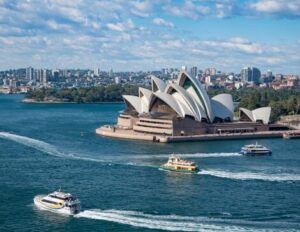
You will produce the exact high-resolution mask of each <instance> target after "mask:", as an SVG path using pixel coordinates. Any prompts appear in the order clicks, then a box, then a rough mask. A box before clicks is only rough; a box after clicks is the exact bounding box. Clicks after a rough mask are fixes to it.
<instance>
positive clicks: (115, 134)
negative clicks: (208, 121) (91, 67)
mask: <svg viewBox="0 0 300 232" xmlns="http://www.w3.org/2000/svg"><path fill="white" fill-rule="evenodd" d="M289 131H290V130H289ZM295 131H296V132H300V130H295ZM285 132H287V131H264V132H254V133H243V134H236V133H233V134H222V135H220V134H199V135H187V136H163V135H155V134H145V133H139V132H134V131H133V130H126V129H120V128H117V127H114V126H102V127H99V128H97V129H96V134H98V135H101V136H104V137H110V138H117V139H129V140H143V141H149V142H150V141H151V142H158V143H174V142H192V141H216V140H240V139H254V138H257V139H263V138H266V139H267V138H268V139H270V138H283V133H285Z"/></svg>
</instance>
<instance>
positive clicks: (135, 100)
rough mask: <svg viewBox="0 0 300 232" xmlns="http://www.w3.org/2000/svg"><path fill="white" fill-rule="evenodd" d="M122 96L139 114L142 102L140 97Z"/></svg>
mask: <svg viewBox="0 0 300 232" xmlns="http://www.w3.org/2000/svg"><path fill="white" fill-rule="evenodd" d="M123 98H124V100H125V103H126V104H127V105H128V103H129V104H130V105H131V106H132V107H133V108H134V109H135V111H136V112H138V113H139V114H140V113H142V112H143V111H142V103H141V99H140V98H139V97H137V96H132V95H123Z"/></svg>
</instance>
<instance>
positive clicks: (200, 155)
mask: <svg viewBox="0 0 300 232" xmlns="http://www.w3.org/2000/svg"><path fill="white" fill-rule="evenodd" d="M170 155H171V154H159V155H135V156H130V158H134V159H153V158H156V159H160V158H168V157H170ZM178 155H179V156H180V157H185V158H218V157H238V156H242V155H241V154H240V153H237V152H233V153H191V154H178Z"/></svg>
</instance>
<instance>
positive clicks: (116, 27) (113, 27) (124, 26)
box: [106, 19, 134, 32]
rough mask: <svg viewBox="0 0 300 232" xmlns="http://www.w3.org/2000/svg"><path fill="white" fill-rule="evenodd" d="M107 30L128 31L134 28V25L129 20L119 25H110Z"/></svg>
mask: <svg viewBox="0 0 300 232" xmlns="http://www.w3.org/2000/svg"><path fill="white" fill-rule="evenodd" d="M106 26H107V28H109V29H110V30H113V31H120V32H123V31H126V30H130V29H133V28H134V23H133V21H132V20H131V19H128V20H127V21H126V22H118V23H108V24H107V25H106Z"/></svg>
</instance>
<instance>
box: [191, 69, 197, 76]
mask: <svg viewBox="0 0 300 232" xmlns="http://www.w3.org/2000/svg"><path fill="white" fill-rule="evenodd" d="M197 75H198V69H197V67H196V66H194V67H192V68H191V76H192V77H197Z"/></svg>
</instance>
